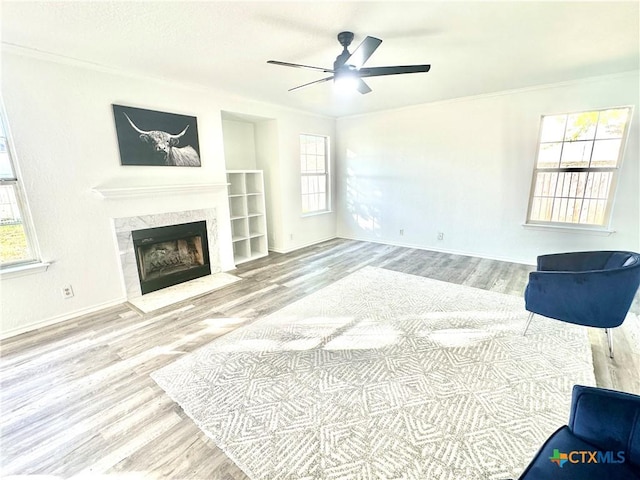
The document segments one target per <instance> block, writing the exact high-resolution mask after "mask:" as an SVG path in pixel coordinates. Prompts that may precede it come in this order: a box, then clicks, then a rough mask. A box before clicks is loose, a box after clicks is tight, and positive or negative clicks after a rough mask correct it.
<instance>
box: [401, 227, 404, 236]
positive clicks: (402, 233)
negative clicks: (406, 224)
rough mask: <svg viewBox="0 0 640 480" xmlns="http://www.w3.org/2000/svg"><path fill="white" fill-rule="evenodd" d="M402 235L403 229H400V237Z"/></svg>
mask: <svg viewBox="0 0 640 480" xmlns="http://www.w3.org/2000/svg"><path fill="white" fill-rule="evenodd" d="M402 235H404V228H401V229H400V236H402Z"/></svg>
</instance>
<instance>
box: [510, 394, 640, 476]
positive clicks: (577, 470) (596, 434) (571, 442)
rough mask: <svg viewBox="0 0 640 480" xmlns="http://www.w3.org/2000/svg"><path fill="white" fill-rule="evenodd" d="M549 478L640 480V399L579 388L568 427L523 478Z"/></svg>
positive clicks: (554, 436)
mask: <svg viewBox="0 0 640 480" xmlns="http://www.w3.org/2000/svg"><path fill="white" fill-rule="evenodd" d="M549 479H554V480H555V479H558V480H563V479H566V480H569V479H571V480H640V396H638V395H632V394H630V393H623V392H616V391H613V390H606V389H603V388H594V387H584V386H581V385H576V386H574V387H573V396H572V400H571V413H570V416H569V424H568V425H565V426H563V427H561V428H560V429H558V430H556V431H555V433H553V434H552V435H551V436H550V437H549V438H548V439H547V441H546V442H545V443H544V444H543V445H542V447H541V448H540V450H538V453H537V454H536V455H535V457H534V458H533V460H532V461H531V463H530V464H529V466H528V467H527V468H526V469H525V471H524V472H523V473H522V475H521V476H520V477H519V480H549Z"/></svg>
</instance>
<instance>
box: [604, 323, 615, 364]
mask: <svg viewBox="0 0 640 480" xmlns="http://www.w3.org/2000/svg"><path fill="white" fill-rule="evenodd" d="M604 332H605V333H606V334H607V343H608V344H609V358H613V330H611V329H610V328H605V329H604Z"/></svg>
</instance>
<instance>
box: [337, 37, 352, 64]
mask: <svg viewBox="0 0 640 480" xmlns="http://www.w3.org/2000/svg"><path fill="white" fill-rule="evenodd" d="M352 41H353V32H340V33H339V34H338V42H340V45H342V46H343V47H344V49H343V50H342V53H341V54H340V55H338V56H337V57H336V61H335V62H333V69H334V70H338V69H339V68H340V67H342V66H343V65H344V64H345V62H346V61H347V59H348V58H349V57H350V56H351V54H350V53H349V50H347V47H348V46H349V45H351V42H352Z"/></svg>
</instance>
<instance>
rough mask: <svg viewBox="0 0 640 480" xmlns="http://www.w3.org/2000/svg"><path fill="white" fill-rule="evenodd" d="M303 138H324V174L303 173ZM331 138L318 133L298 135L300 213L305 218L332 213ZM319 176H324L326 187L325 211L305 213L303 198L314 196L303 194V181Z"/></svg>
mask: <svg viewBox="0 0 640 480" xmlns="http://www.w3.org/2000/svg"><path fill="white" fill-rule="evenodd" d="M303 137H315V138H322V139H323V143H324V155H323V156H324V172H321V173H318V172H307V171H303V169H302V155H303V152H302V139H303ZM330 145H331V137H330V136H329V135H322V134H318V133H305V132H302V133H300V134H299V135H298V147H299V155H298V162H299V166H300V212H301V215H302V216H303V217H309V216H313V215H322V214H325V213H331V156H330V152H331V146H330ZM318 176H324V185H325V191H324V201H325V207H324V208H323V209H318V210H308V211H304V207H303V198H304V197H305V196H309V195H312V194H309V193H307V194H305V193H303V192H302V180H303V178H305V177H318ZM321 193H322V192H318V193H316V194H315V195H320V194H321Z"/></svg>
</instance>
